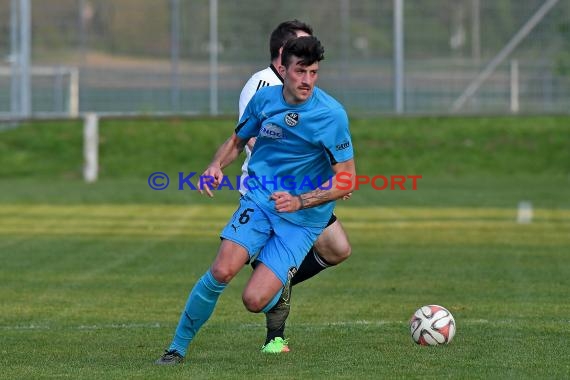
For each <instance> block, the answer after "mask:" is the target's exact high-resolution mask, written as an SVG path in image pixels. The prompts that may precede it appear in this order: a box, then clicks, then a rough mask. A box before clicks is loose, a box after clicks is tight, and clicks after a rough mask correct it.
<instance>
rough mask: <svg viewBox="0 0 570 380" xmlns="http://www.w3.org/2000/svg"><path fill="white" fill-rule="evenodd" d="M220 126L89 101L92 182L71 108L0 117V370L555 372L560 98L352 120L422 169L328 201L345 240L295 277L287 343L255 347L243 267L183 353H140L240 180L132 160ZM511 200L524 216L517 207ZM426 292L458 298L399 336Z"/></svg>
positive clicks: (563, 216)
mask: <svg viewBox="0 0 570 380" xmlns="http://www.w3.org/2000/svg"><path fill="white" fill-rule="evenodd" d="M232 126H233V121H232V120H229V119H226V120H224V119H207V120H197V119H173V120H169V119H165V120H150V119H149V120H104V121H103V122H102V123H101V125H100V132H101V145H100V162H101V168H100V173H99V174H100V179H99V181H97V182H96V183H94V184H85V183H83V181H82V180H81V167H82V150H81V149H82V148H81V141H82V137H81V128H82V126H81V125H80V123H77V122H69V121H58V122H41V123H31V124H25V125H22V126H21V127H20V128H17V129H12V130H6V131H3V132H0V163H1V165H0V262H1V263H2V265H0V305H1V308H0V310H1V312H0V368H1V370H0V378H2V379H4V378H6V379H19V378H22V379H24V378H25V379H28V378H30V379H36V378H53V377H64V378H73V379H75V378H81V379H101V378H104V379H119V378H120V379H123V378H144V379H174V378H212V379H219V378H238V379H241V378H247V379H250V378H255V379H257V378H259V379H263V378H268V377H275V376H278V375H280V376H283V377H285V376H286V377H290V378H298V379H307V378H347V379H356V378H358V379H360V378H371V379H372V378H373V379H381V378H442V377H443V378H484V379H488V378H517V379H518V378H528V379H536V378H568V377H570V364H568V360H567V358H568V357H570V347H569V346H568V341H569V339H570V330H569V329H568V324H569V317H568V315H570V304H569V303H568V294H569V289H570V266H569V265H568V254H569V253H570V197H569V196H568V194H570V149H569V148H568V147H570V133H569V132H570V131H569V128H570V119H569V118H568V117H492V118H459V117H457V118H456V117H447V118H445V117H444V118H401V119H400V118H386V119H371V120H358V119H356V120H353V122H352V134H353V138H354V145H355V147H356V154H357V166H358V171H359V173H361V174H369V175H375V174H387V175H389V174H404V175H406V174H421V175H422V176H423V178H422V179H421V180H420V181H419V182H418V190H416V191H411V190H407V191H398V190H395V191H374V190H373V189H371V188H370V187H366V188H364V189H362V190H360V191H358V192H355V193H354V195H353V197H352V199H351V200H350V201H347V202H339V205H338V207H337V214H338V215H339V218H340V219H341V221H342V222H343V224H344V226H345V227H346V229H347V231H348V234H349V237H350V240H351V243H352V246H353V255H352V257H351V258H350V259H349V260H348V261H347V262H346V263H343V264H342V265H340V266H338V267H335V268H333V269H329V270H326V271H324V272H323V273H322V274H320V275H319V276H318V277H316V278H315V279H312V280H310V281H308V282H306V283H303V284H301V285H300V286H298V287H296V288H295V290H294V292H293V306H292V308H293V309H292V313H291V316H290V320H289V324H288V328H287V334H288V336H289V338H290V339H291V348H292V352H291V353H290V354H288V355H280V356H269V357H268V356H263V355H261V354H260V353H259V352H258V349H259V347H260V345H261V343H262V342H263V338H264V318H263V316H261V315H256V314H251V313H248V312H247V311H246V310H245V308H244V307H243V305H242V304H241V290H242V289H243V287H244V285H245V282H246V281H247V278H248V275H249V272H250V270H249V269H245V270H244V271H242V273H241V274H240V275H238V276H237V277H236V279H235V280H234V281H233V282H232V283H231V284H230V286H229V287H228V288H227V289H226V291H225V292H224V294H223V295H222V297H221V298H220V301H219V303H218V307H217V309H216V312H215V313H214V315H213V317H212V319H211V320H210V321H209V322H208V323H207V324H206V325H205V327H204V328H203V330H202V331H201V332H200V334H199V335H198V337H197V338H196V340H195V342H194V343H193V344H192V346H191V349H190V351H189V356H188V362H187V363H186V364H185V365H184V366H182V367H179V368H157V367H155V366H154V365H153V364H152V363H153V361H154V360H155V359H156V358H157V357H158V356H159V355H160V354H161V352H162V350H163V349H164V348H165V347H166V346H167V345H168V343H169V341H170V339H171V337H172V334H173V331H174V328H175V326H176V323H177V320H178V316H179V313H180V310H181V308H182V307H183V305H184V303H185V300H186V297H187V294H188V291H189V290H190V288H191V286H192V285H193V284H194V282H195V281H196V280H197V279H198V278H199V277H200V276H201V275H202V274H203V273H204V271H205V270H206V269H207V268H208V265H209V264H210V263H211V261H212V259H213V257H214V255H215V252H216V249H217V246H218V243H219V240H218V238H217V235H218V232H219V231H220V230H221V228H222V227H223V225H224V224H225V222H226V221H227V218H228V217H229V215H231V213H232V212H233V211H234V207H235V205H236V199H237V195H236V193H235V192H230V191H222V192H219V193H217V194H216V198H215V199H213V200H212V199H207V198H205V197H200V196H199V195H198V194H196V193H195V192H192V191H189V190H185V191H179V190H177V189H176V187H175V185H172V184H171V187H170V188H169V189H168V190H165V191H153V190H151V189H150V188H149V187H148V184H147V178H148V175H149V174H150V173H152V172H155V171H164V172H166V173H168V174H169V175H170V176H171V179H174V182H173V183H174V184H175V183H176V181H175V178H176V177H177V173H178V172H185V173H189V172H191V171H196V172H199V171H201V170H203V169H204V168H205V165H206V164H207V163H208V161H209V159H210V158H211V155H212V153H213V150H214V149H215V148H216V147H217V146H218V145H219V144H220V143H221V142H222V141H223V140H224V139H225V138H226V136H227V135H228V133H229V132H230V131H231V129H232ZM238 166H239V165H235V166H234V167H232V168H230V169H229V170H228V174H234V173H237V172H238V171H239V168H238ZM523 200H528V201H531V202H532V204H533V207H534V218H533V222H532V223H530V224H517V223H516V214H517V210H516V208H517V204H518V203H519V202H520V201H523ZM431 303H437V304H442V305H444V306H446V307H447V308H449V309H450V310H451V312H452V313H453V314H454V316H455V318H456V321H457V326H458V330H457V335H456V337H455V339H454V341H453V342H452V344H450V345H449V346H445V347H431V348H426V347H419V346H417V345H415V344H414V343H413V342H412V340H411V338H410V336H409V331H408V319H409V317H410V316H411V314H412V313H413V312H414V311H415V310H416V309H417V308H418V307H419V306H422V305H425V304H431Z"/></svg>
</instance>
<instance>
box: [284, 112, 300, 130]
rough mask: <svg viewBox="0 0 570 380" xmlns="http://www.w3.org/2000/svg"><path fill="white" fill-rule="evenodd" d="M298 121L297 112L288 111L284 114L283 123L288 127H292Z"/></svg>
mask: <svg viewBox="0 0 570 380" xmlns="http://www.w3.org/2000/svg"><path fill="white" fill-rule="evenodd" d="M298 122H299V114H298V113H297V112H289V113H288V114H287V115H285V124H287V125H288V126H290V127H294V126H296V125H297V123H298Z"/></svg>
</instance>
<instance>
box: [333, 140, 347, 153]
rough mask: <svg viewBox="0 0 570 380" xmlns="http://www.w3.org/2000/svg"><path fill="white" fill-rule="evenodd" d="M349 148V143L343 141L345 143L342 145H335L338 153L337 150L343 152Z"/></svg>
mask: <svg viewBox="0 0 570 380" xmlns="http://www.w3.org/2000/svg"><path fill="white" fill-rule="evenodd" d="M349 146H350V141H345V142H342V143H340V144H337V145H336V150H337V151H339V150H344V149H346V148H348V147H349Z"/></svg>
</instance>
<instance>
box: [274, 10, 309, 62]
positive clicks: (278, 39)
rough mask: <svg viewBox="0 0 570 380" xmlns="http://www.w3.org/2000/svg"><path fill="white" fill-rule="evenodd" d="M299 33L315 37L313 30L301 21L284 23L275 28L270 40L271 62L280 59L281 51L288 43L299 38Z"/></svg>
mask: <svg viewBox="0 0 570 380" xmlns="http://www.w3.org/2000/svg"><path fill="white" fill-rule="evenodd" d="M297 31H303V32H305V33H307V34H309V35H311V36H312V35H313V28H311V26H310V25H308V24H305V23H304V22H302V21H299V20H291V21H284V22H282V23H281V24H279V25H278V26H277V28H275V30H274V31H273V32H272V33H271V37H270V38H269V53H270V54H271V60H274V59H275V58H277V57H279V49H281V48H282V47H283V45H285V43H286V42H287V41H289V40H290V39H292V38H296V37H297Z"/></svg>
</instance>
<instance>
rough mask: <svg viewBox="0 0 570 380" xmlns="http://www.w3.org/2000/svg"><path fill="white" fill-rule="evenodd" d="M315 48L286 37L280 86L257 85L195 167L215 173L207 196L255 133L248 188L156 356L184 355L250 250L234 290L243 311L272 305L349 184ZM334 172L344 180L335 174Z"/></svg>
mask: <svg viewBox="0 0 570 380" xmlns="http://www.w3.org/2000/svg"><path fill="white" fill-rule="evenodd" d="M323 58H324V49H323V47H322V45H321V43H320V41H319V40H318V39H317V38H315V37H312V36H308V37H299V38H296V39H292V40H290V41H288V42H287V43H286V44H285V46H284V48H283V54H282V65H281V66H280V67H279V72H280V74H281V76H282V77H283V79H284V83H283V86H272V87H266V88H263V89H261V90H259V91H258V92H257V93H256V94H255V96H254V97H253V98H252V100H251V101H250V102H249V104H248V106H247V108H246V110H245V112H244V114H243V116H242V118H241V119H240V123H239V124H238V126H237V127H236V130H235V133H234V134H233V135H232V136H231V137H230V138H229V139H228V140H227V141H226V142H225V143H224V144H222V146H221V147H220V148H219V149H218V151H217V152H216V154H215V156H214V159H213V160H212V162H211V163H210V165H209V166H208V168H207V169H206V171H205V172H204V173H203V176H208V178H212V179H213V181H212V182H211V188H210V187H209V186H206V187H205V188H204V189H203V191H205V192H206V193H207V194H208V195H209V196H213V193H212V189H214V188H216V187H217V186H218V185H219V184H220V183H221V181H223V178H224V177H223V172H222V169H223V168H225V167H226V166H228V165H229V164H230V163H231V162H233V161H234V160H235V159H236V158H237V157H238V155H239V153H240V152H241V151H242V150H243V148H244V146H245V144H246V143H247V141H248V140H249V139H250V138H253V137H257V142H256V143H255V146H254V149H253V152H252V156H251V160H250V163H249V175H250V178H249V179H248V181H247V184H248V187H249V189H250V190H249V191H248V192H247V193H246V195H244V196H243V197H242V198H241V199H240V205H239V208H238V209H237V211H236V212H235V213H234V215H233V217H232V218H231V220H230V221H229V222H228V224H227V225H226V227H225V228H224V230H223V231H222V233H221V238H222V242H221V244H220V248H219V250H218V254H217V256H216V259H215V260H214V263H213V264H212V266H211V267H210V269H209V270H208V271H207V272H206V273H205V274H204V275H203V276H202V277H201V278H200V279H199V280H198V282H197V283H196V284H195V285H194V288H193V289H192V291H191V292H190V295H189V297H188V301H187V303H186V306H185V308H184V310H183V312H182V315H181V317H180V321H179V323H178V326H177V328H176V331H175V334H174V339H173V341H172V343H171V345H170V347H169V348H168V349H167V350H166V352H165V353H164V354H163V355H162V357H161V358H160V359H158V360H157V362H156V363H157V364H161V365H175V364H178V363H181V362H182V361H183V359H184V357H185V356H186V351H187V349H188V345H189V344H190V342H191V341H192V339H193V338H194V337H195V335H196V333H197V332H198V330H199V329H200V327H201V326H202V325H203V324H204V322H206V320H208V318H209V317H210V316H211V314H212V312H213V311H214V307H215V305H216V302H217V300H218V298H219V296H220V294H221V293H222V291H223V290H224V289H225V287H226V286H227V284H228V283H229V282H230V281H231V279H232V278H233V277H234V276H235V275H236V274H237V273H238V272H239V271H240V270H241V269H242V268H243V267H244V264H245V263H247V262H248V261H250V260H252V259H253V258H254V256H255V255H256V254H257V253H258V252H259V254H258V255H257V257H256V258H255V259H256V261H258V262H259V264H258V265H257V266H256V267H255V269H254V271H253V273H252V275H251V277H250V279H249V281H248V283H247V285H246V287H245V289H244V291H243V296H242V299H243V303H244V305H245V307H246V308H247V309H248V310H249V311H251V312H256V313H257V312H261V311H263V312H267V311H268V310H270V309H271V308H272V307H273V306H274V305H275V304H276V303H277V302H278V300H279V298H280V296H281V293H282V291H283V289H284V285H285V284H286V282H287V280H288V278H289V277H291V276H292V275H293V274H294V272H295V271H296V268H298V267H299V265H300V264H301V262H302V261H303V259H304V257H305V255H306V253H307V251H308V250H309V248H310V247H311V246H312V245H313V243H314V241H315V240H316V239H317V237H318V236H319V234H320V233H321V232H322V230H323V228H324V227H325V226H326V225H327V222H328V221H329V218H330V215H331V213H332V210H333V208H334V204H335V203H334V201H335V200H337V199H340V198H342V197H343V196H345V195H347V194H349V193H350V192H351V191H352V189H353V186H346V183H345V180H346V178H352V179H354V178H355V177H356V169H355V164H354V158H353V148H352V141H351V137H350V132H349V128H348V117H347V115H346V112H345V110H344V109H343V107H342V106H341V105H340V104H339V103H338V102H337V101H336V100H334V99H333V98H332V97H331V96H329V95H328V94H326V93H325V92H324V91H322V90H321V89H319V88H317V87H315V83H316V81H317V78H318V70H319V62H320V61H321V60H322V59H323ZM339 173H343V181H342V185H341V183H340V181H337V178H336V177H335V175H336V174H339Z"/></svg>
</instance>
